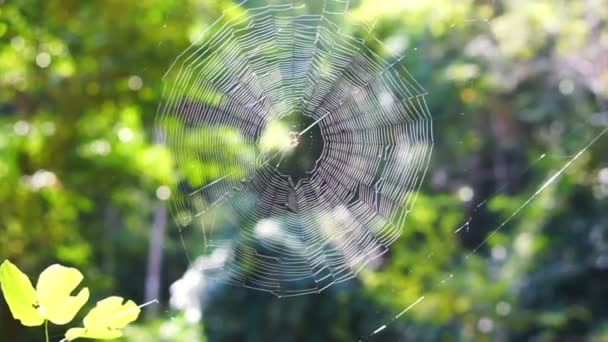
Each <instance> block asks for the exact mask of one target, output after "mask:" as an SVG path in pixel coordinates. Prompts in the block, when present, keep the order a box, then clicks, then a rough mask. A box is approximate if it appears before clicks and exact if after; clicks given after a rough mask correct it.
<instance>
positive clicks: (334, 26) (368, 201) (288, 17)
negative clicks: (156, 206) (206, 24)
mask: <svg viewBox="0 0 608 342" xmlns="http://www.w3.org/2000/svg"><path fill="white" fill-rule="evenodd" d="M348 18H349V15H348V2H342V1H331V0H328V1H326V2H325V4H324V6H323V10H322V12H321V13H319V14H308V13H307V9H306V8H305V7H304V6H295V5H289V4H288V5H268V6H264V7H258V8H246V7H245V6H244V4H241V5H239V6H236V7H234V8H233V9H231V10H228V11H226V12H225V13H224V14H223V15H222V17H221V18H220V19H218V20H217V21H216V22H215V23H214V24H213V25H211V26H210V28H209V29H208V30H207V31H206V32H205V33H204V34H203V35H202V36H201V37H199V39H198V40H197V41H196V42H195V43H194V44H193V45H192V46H190V47H189V48H188V49H186V50H185V51H184V52H183V53H182V54H180V55H179V56H178V57H177V59H176V60H175V62H174V64H173V65H172V67H171V68H170V70H169V71H168V72H167V74H166V75H165V78H164V84H165V89H164V96H163V102H162V103H161V106H160V108H159V115H158V118H157V124H158V127H159V128H160V132H161V133H162V136H163V139H164V141H165V142H166V144H167V145H168V146H169V148H170V151H171V153H172V154H173V157H174V160H175V162H176V166H177V169H178V172H179V179H180V181H179V184H178V186H177V188H176V189H175V191H174V194H176V195H175V196H173V197H172V198H173V199H172V203H171V210H172V214H173V216H174V218H175V220H176V222H177V224H178V226H179V227H180V229H181V231H184V232H185V230H186V229H192V227H201V228H202V239H201V240H202V241H203V243H202V245H203V247H204V248H205V249H206V248H224V249H226V250H229V251H230V252H229V253H228V254H229V257H228V260H227V261H226V262H225V263H223V267H222V270H221V272H219V277H220V278H221V279H222V280H224V281H227V282H229V283H231V284H235V285H240V286H246V287H250V288H254V289H259V290H263V291H269V292H271V293H274V294H275V295H277V296H291V295H301V294H307V293H313V292H320V291H322V290H323V289H325V288H327V287H328V286H330V285H332V284H335V283H338V282H341V281H345V280H347V279H350V278H352V277H354V276H355V275H356V274H357V272H358V271H359V270H361V268H362V267H363V266H365V265H366V264H367V263H369V262H370V261H372V260H374V259H376V258H378V257H379V256H381V255H382V254H383V253H385V252H386V251H387V249H388V247H389V246H390V245H391V244H392V243H393V242H394V241H395V240H396V239H397V238H398V237H399V235H400V233H401V229H402V228H403V225H404V220H405V217H406V215H407V213H408V212H409V211H410V210H411V209H412V206H413V204H414V201H415V197H416V193H417V190H418V188H419V187H420V183H421V182H422V179H423V177H424V173H425V172H426V168H427V165H428V161H429V157H430V154H431V149H432V120H431V116H430V114H429V111H428V108H427V106H426V104H425V99H424V96H425V95H426V92H425V90H424V89H423V88H422V87H421V86H420V85H419V84H418V83H417V82H416V80H414V78H413V77H412V76H411V75H410V74H409V72H408V71H407V70H406V68H405V66H404V64H406V63H405V62H406V58H404V56H397V55H395V54H393V53H391V52H390V51H389V50H388V48H386V47H385V46H384V45H383V44H382V43H381V42H380V41H378V40H377V39H375V38H374V37H373V35H372V34H371V29H372V27H370V26H366V25H365V24H352V23H351V22H352V20H351V21H349V20H347V19H348ZM372 26H373V25H372ZM180 234H181V233H180ZM182 237H183V235H182Z"/></svg>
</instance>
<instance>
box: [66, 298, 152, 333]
mask: <svg viewBox="0 0 608 342" xmlns="http://www.w3.org/2000/svg"><path fill="white" fill-rule="evenodd" d="M123 302H124V299H123V298H122V297H116V296H113V297H108V298H106V299H103V300H101V301H99V302H97V305H96V306H95V307H94V308H93V309H91V311H89V313H88V314H87V315H86V317H85V318H84V328H72V329H69V330H68V331H67V332H66V334H65V337H66V339H67V340H68V341H72V340H74V339H77V338H80V337H85V338H95V339H101V340H107V339H113V338H117V337H120V336H122V332H121V331H120V329H122V328H124V327H125V326H126V325H127V324H129V323H131V322H133V321H135V320H136V319H137V317H138V316H139V313H140V311H141V310H140V308H139V307H138V306H137V305H136V304H135V303H134V302H133V301H130V300H129V301H127V302H126V303H125V304H123Z"/></svg>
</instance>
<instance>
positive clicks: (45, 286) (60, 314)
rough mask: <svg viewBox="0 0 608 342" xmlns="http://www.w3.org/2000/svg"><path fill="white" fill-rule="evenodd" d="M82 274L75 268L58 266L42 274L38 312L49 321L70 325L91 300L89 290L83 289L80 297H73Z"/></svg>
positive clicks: (51, 267) (37, 286)
mask: <svg viewBox="0 0 608 342" xmlns="http://www.w3.org/2000/svg"><path fill="white" fill-rule="evenodd" d="M82 278H83V276H82V274H81V273H80V271H78V270H77V269H75V268H71V267H65V266H61V265H58V264H55V265H51V266H49V267H48V268H47V269H46V270H44V271H42V273H40V277H39V278H38V283H37V284H36V292H37V294H38V305H39V307H38V310H39V311H40V312H41V313H42V315H43V316H44V317H46V319H48V320H49V321H51V322H53V323H55V324H58V325H62V324H66V323H69V322H70V321H71V320H72V319H74V316H75V315H76V313H77V312H78V310H80V308H82V306H83V305H84V304H85V303H86V302H87V300H88V299H89V289H87V288H84V289H82V290H81V291H80V292H79V293H78V295H76V296H71V295H70V293H72V291H74V289H75V288H76V286H78V284H80V282H81V281H82Z"/></svg>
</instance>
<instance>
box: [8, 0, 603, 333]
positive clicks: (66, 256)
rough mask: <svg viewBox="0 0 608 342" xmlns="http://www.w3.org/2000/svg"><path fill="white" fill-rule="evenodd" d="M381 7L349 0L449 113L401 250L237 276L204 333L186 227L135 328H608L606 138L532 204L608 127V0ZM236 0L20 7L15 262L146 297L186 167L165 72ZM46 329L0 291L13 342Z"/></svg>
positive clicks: (12, 102) (439, 112)
mask: <svg viewBox="0 0 608 342" xmlns="http://www.w3.org/2000/svg"><path fill="white" fill-rule="evenodd" d="M384 3H385V4H384ZM260 4H262V2H261V1H253V0H252V1H251V2H250V3H249V5H250V6H255V5H260ZM310 4H311V5H312V6H313V7H315V6H316V7H320V3H317V2H314V3H313V2H310ZM383 4H384V7H383V6H379V5H378V2H377V1H375V0H362V1H353V2H352V3H351V6H350V7H351V10H352V11H353V13H354V14H356V15H358V16H359V17H360V18H361V20H368V21H373V20H374V18H377V19H378V22H377V26H376V34H377V35H378V37H379V39H380V40H381V41H384V42H387V43H389V44H392V45H391V46H394V47H396V48H397V49H402V50H403V51H405V52H407V54H408V58H406V60H405V63H406V64H407V67H408V69H409V70H410V72H411V73H412V74H413V75H414V76H415V77H416V79H417V80H418V81H419V82H420V83H421V84H422V85H424V87H425V88H426V89H427V90H429V92H430V95H429V96H428V97H427V99H428V101H429V107H430V110H431V113H432V114H433V117H434V118H435V121H434V126H435V147H434V152H433V159H432V162H431V167H430V171H429V174H428V177H427V179H426V181H425V183H424V185H423V188H422V190H421V192H420V194H419V195H418V201H417V203H416V207H415V210H414V211H413V212H412V213H410V215H409V218H408V222H407V224H406V226H405V227H404V234H403V236H402V238H401V239H400V240H399V241H398V242H396V243H395V245H393V248H392V249H391V253H390V255H389V256H388V257H387V258H385V259H384V260H383V263H382V265H380V267H379V268H378V269H369V270H365V271H364V272H362V274H360V277H359V278H358V279H357V280H355V281H353V282H351V283H348V284H345V285H341V286H336V287H335V288H334V287H332V288H330V289H329V290H328V291H326V292H323V293H322V294H321V295H319V296H307V297H301V298H295V299H288V300H287V299H286V300H279V299H276V298H274V297H271V296H267V295H264V294H261V293H256V292H252V291H249V290H245V289H241V288H222V289H219V290H218V291H217V292H216V293H215V295H214V297H213V298H212V300H210V301H209V302H207V303H206V305H205V307H204V310H203V312H204V314H203V323H204V324H200V325H195V326H192V325H189V324H187V323H185V321H184V320H183V319H182V318H181V317H182V316H181V314H179V313H177V312H174V311H171V310H170V309H169V306H168V304H167V300H168V291H167V289H168V286H169V284H171V282H173V281H175V280H176V279H177V278H179V277H180V276H181V275H182V273H183V272H184V271H185V269H186V267H187V261H186V259H185V256H184V251H183V248H182V245H181V242H180V239H179V234H178V233H177V229H176V228H175V227H173V226H170V227H168V229H167V236H166V239H165V243H164V246H163V247H164V248H163V252H164V264H163V265H164V266H163V273H162V291H161V293H162V295H161V298H160V300H161V302H162V304H161V305H162V307H161V310H160V313H161V314H160V316H159V317H157V318H155V319H152V318H150V319H149V320H148V321H143V322H140V323H139V324H140V325H139V326H136V327H132V328H131V329H130V330H128V331H127V332H128V333H129V337H128V338H127V340H133V341H140V340H141V341H149V340H204V339H208V340H210V341H240V340H248V341H268V340H273V339H275V338H276V339H280V340H283V341H325V340H331V341H352V340H357V339H360V338H363V337H366V336H368V335H369V334H371V333H372V332H373V331H374V330H375V329H376V328H378V327H379V326H381V325H383V324H386V323H388V322H391V324H389V325H388V326H387V328H386V329H385V330H384V331H383V332H381V333H379V334H377V335H374V336H371V337H370V340H378V341H393V340H415V341H420V340H446V341H452V340H456V341H473V340H475V341H477V340H480V341H485V340H487V341H490V340H497V341H520V340H539V341H553V340H556V341H557V340H567V339H571V340H583V339H590V340H597V341H600V340H606V339H608V323H607V322H608V321H607V317H608V305H606V299H605V294H606V293H607V292H608V215H607V214H606V208H608V179H607V178H608V169H607V168H608V153H607V152H606V146H608V138H607V137H606V136H602V137H600V139H599V140H598V141H597V142H596V143H595V144H594V145H593V146H591V148H590V149H589V150H587V151H586V152H584V153H583V154H582V155H581V157H580V158H578V159H577V160H576V162H574V163H573V164H572V165H571V167H569V168H568V169H567V171H566V172H565V173H564V174H563V175H562V176H561V177H560V178H559V179H558V180H556V181H555V182H554V183H553V184H552V185H551V186H549V187H548V188H547V189H546V190H545V191H543V192H542V193H540V194H539V195H538V197H536V198H534V199H533V200H532V201H531V202H530V204H529V205H528V206H526V207H525V208H523V209H522V210H521V211H519V212H517V213H516V215H514V216H512V214H513V213H515V212H516V211H517V210H518V208H519V207H520V206H521V205H522V204H523V203H525V202H526V200H528V199H529V198H530V197H531V196H532V195H534V193H535V192H536V190H537V189H538V188H539V187H540V186H541V185H542V184H543V182H544V181H546V180H547V179H548V178H549V177H551V176H552V175H553V174H554V173H555V172H556V171H557V170H559V169H560V168H561V167H562V166H564V165H565V164H566V163H567V162H568V161H569V160H570V159H571V158H572V157H573V156H574V155H575V154H576V153H578V152H579V151H580V150H581V149H582V148H583V147H584V146H585V145H587V144H588V143H589V142H590V141H591V140H592V139H593V138H594V137H596V136H597V135H598V134H599V133H600V132H601V131H602V130H603V129H604V128H605V126H606V123H607V122H608V114H607V112H606V111H607V108H608V60H607V58H606V56H607V55H608V27H607V21H608V1H606V0H587V1H555V0H537V1H529V0H477V1H473V0H462V1H451V0H429V1H418V0H417V1H410V0H390V1H385V2H383ZM232 5H233V3H231V2H229V1H203V0H188V1H175V2H173V1H161V0H143V1H117V0H111V1H103V2H92V1H90V2H89V1H76V0H65V1H55V0H49V1H34V0H22V1H7V0H4V1H2V0H0V259H5V258H10V259H11V260H12V261H13V262H15V263H16V264H17V265H19V267H20V268H21V269H23V270H24V271H25V272H26V273H27V274H38V273H39V272H40V271H41V270H43V269H44V268H45V267H46V266H48V265H49V264H52V263H54V262H59V263H62V264H67V265H73V266H75V267H78V268H79V269H80V270H82V271H83V273H84V275H85V278H86V279H88V282H89V284H90V286H89V287H91V292H92V293H93V294H95V295H97V296H99V298H92V299H94V300H91V302H94V301H95V300H98V299H100V298H102V297H105V296H107V295H109V294H119V295H121V296H124V297H128V298H133V299H134V300H135V301H136V302H143V299H144V298H143V289H144V282H145V276H146V274H145V271H146V264H147V262H148V260H147V257H148V246H149V240H150V233H151V231H152V222H153V217H154V213H155V211H157V210H158V208H159V207H162V206H163V205H164V204H163V203H162V201H160V200H158V199H157V197H156V196H155V191H156V189H157V188H158V187H159V186H161V185H164V184H169V185H171V184H173V183H174V182H175V181H176V180H175V179H174V173H173V164H172V160H171V158H172V156H171V155H170V154H169V152H168V151H167V150H166V148H165V147H163V146H161V145H158V144H156V143H155V137H154V117H155V114H156V108H157V106H158V103H159V101H160V98H161V90H162V83H161V79H162V76H163V74H164V72H165V71H166V69H167V68H168V67H169V65H170V64H171V62H172V61H173V59H174V57H175V56H176V55H177V54H178V53H179V52H180V51H182V50H183V49H185V48H186V47H187V46H188V45H189V44H190V42H191V39H192V38H193V37H194V36H195V35H196V33H197V32H200V31H201V30H202V29H204V27H206V26H207V25H209V24H210V23H211V22H213V21H214V20H215V19H216V18H217V17H219V15H220V14H221V11H222V10H223V9H225V8H227V7H229V6H232ZM121 137H122V138H121ZM602 170H603V171H602ZM209 172H213V168H212V167H210V171H209ZM602 175H603V176H602ZM467 187H468V188H470V189H471V190H472V191H473V194H474V195H473V198H472V200H471V201H468V202H467V201H463V200H462V199H461V198H460V197H459V193H460V194H461V195H462V194H463V191H464V192H466V191H465V190H463V189H467ZM465 197H466V196H465ZM486 200H487V202H484V201H486ZM481 202H483V203H485V204H484V205H483V206H481V207H479V208H476V206H477V204H478V203H481ZM507 219H508V220H509V222H508V224H506V225H504V226H501V223H502V222H503V221H504V220H507ZM465 223H467V226H466V227H465V229H463V230H462V233H460V234H455V233H454V232H455V230H456V229H458V227H460V226H461V225H462V224H465ZM497 228H500V229H499V230H497V231H496V232H494V231H495V230H496V229H497ZM493 232H494V233H493ZM491 233H493V234H491ZM187 237H188V236H187ZM486 238H487V242H486V243H484V244H483V245H481V247H480V248H478V249H477V246H479V244H480V243H482V242H484V241H486V240H485V239H486ZM199 239H200V237H196V236H192V237H189V238H188V240H187V243H188V244H192V245H193V246H195V245H200V241H199ZM422 295H424V296H425V299H424V300H423V301H422V302H421V303H419V304H418V305H416V306H415V307H414V308H413V309H412V310H411V311H408V313H406V314H405V315H403V316H401V317H400V318H399V319H398V320H395V321H391V318H392V317H394V316H395V315H396V314H397V313H399V312H400V311H401V310H403V309H405V308H406V307H408V306H409V305H410V304H411V303H413V302H414V301H416V300H417V299H418V298H419V297H420V296H422ZM488 327H489V328H488ZM37 333H38V332H37V331H29V330H24V329H23V328H21V327H19V326H18V325H17V324H16V322H15V321H13V320H12V318H11V317H10V315H9V313H8V309H7V307H6V304H5V303H4V302H3V300H0V340H2V341H16V340H40V336H38V335H37Z"/></svg>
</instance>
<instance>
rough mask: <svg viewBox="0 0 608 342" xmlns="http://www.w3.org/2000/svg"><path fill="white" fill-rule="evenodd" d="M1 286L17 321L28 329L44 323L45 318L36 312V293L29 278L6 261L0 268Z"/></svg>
mask: <svg viewBox="0 0 608 342" xmlns="http://www.w3.org/2000/svg"><path fill="white" fill-rule="evenodd" d="M0 284H1V285H2V292H3V293H4V298H5V299H6V302H7V303H8V307H9V309H10V310H11V313H12V314H13V317H15V319H18V320H20V321H21V324H23V325H25V326H28V327H35V326H38V325H41V324H42V323H44V317H43V316H42V315H41V314H40V312H38V310H36V306H37V300H36V291H34V287H33V286H32V283H31V282H30V280H29V278H28V277H27V276H26V275H25V274H24V273H23V272H21V271H20V270H19V268H17V266H15V265H13V264H12V263H11V262H10V261H8V260H5V261H4V262H3V263H2V265H1V266H0Z"/></svg>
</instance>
